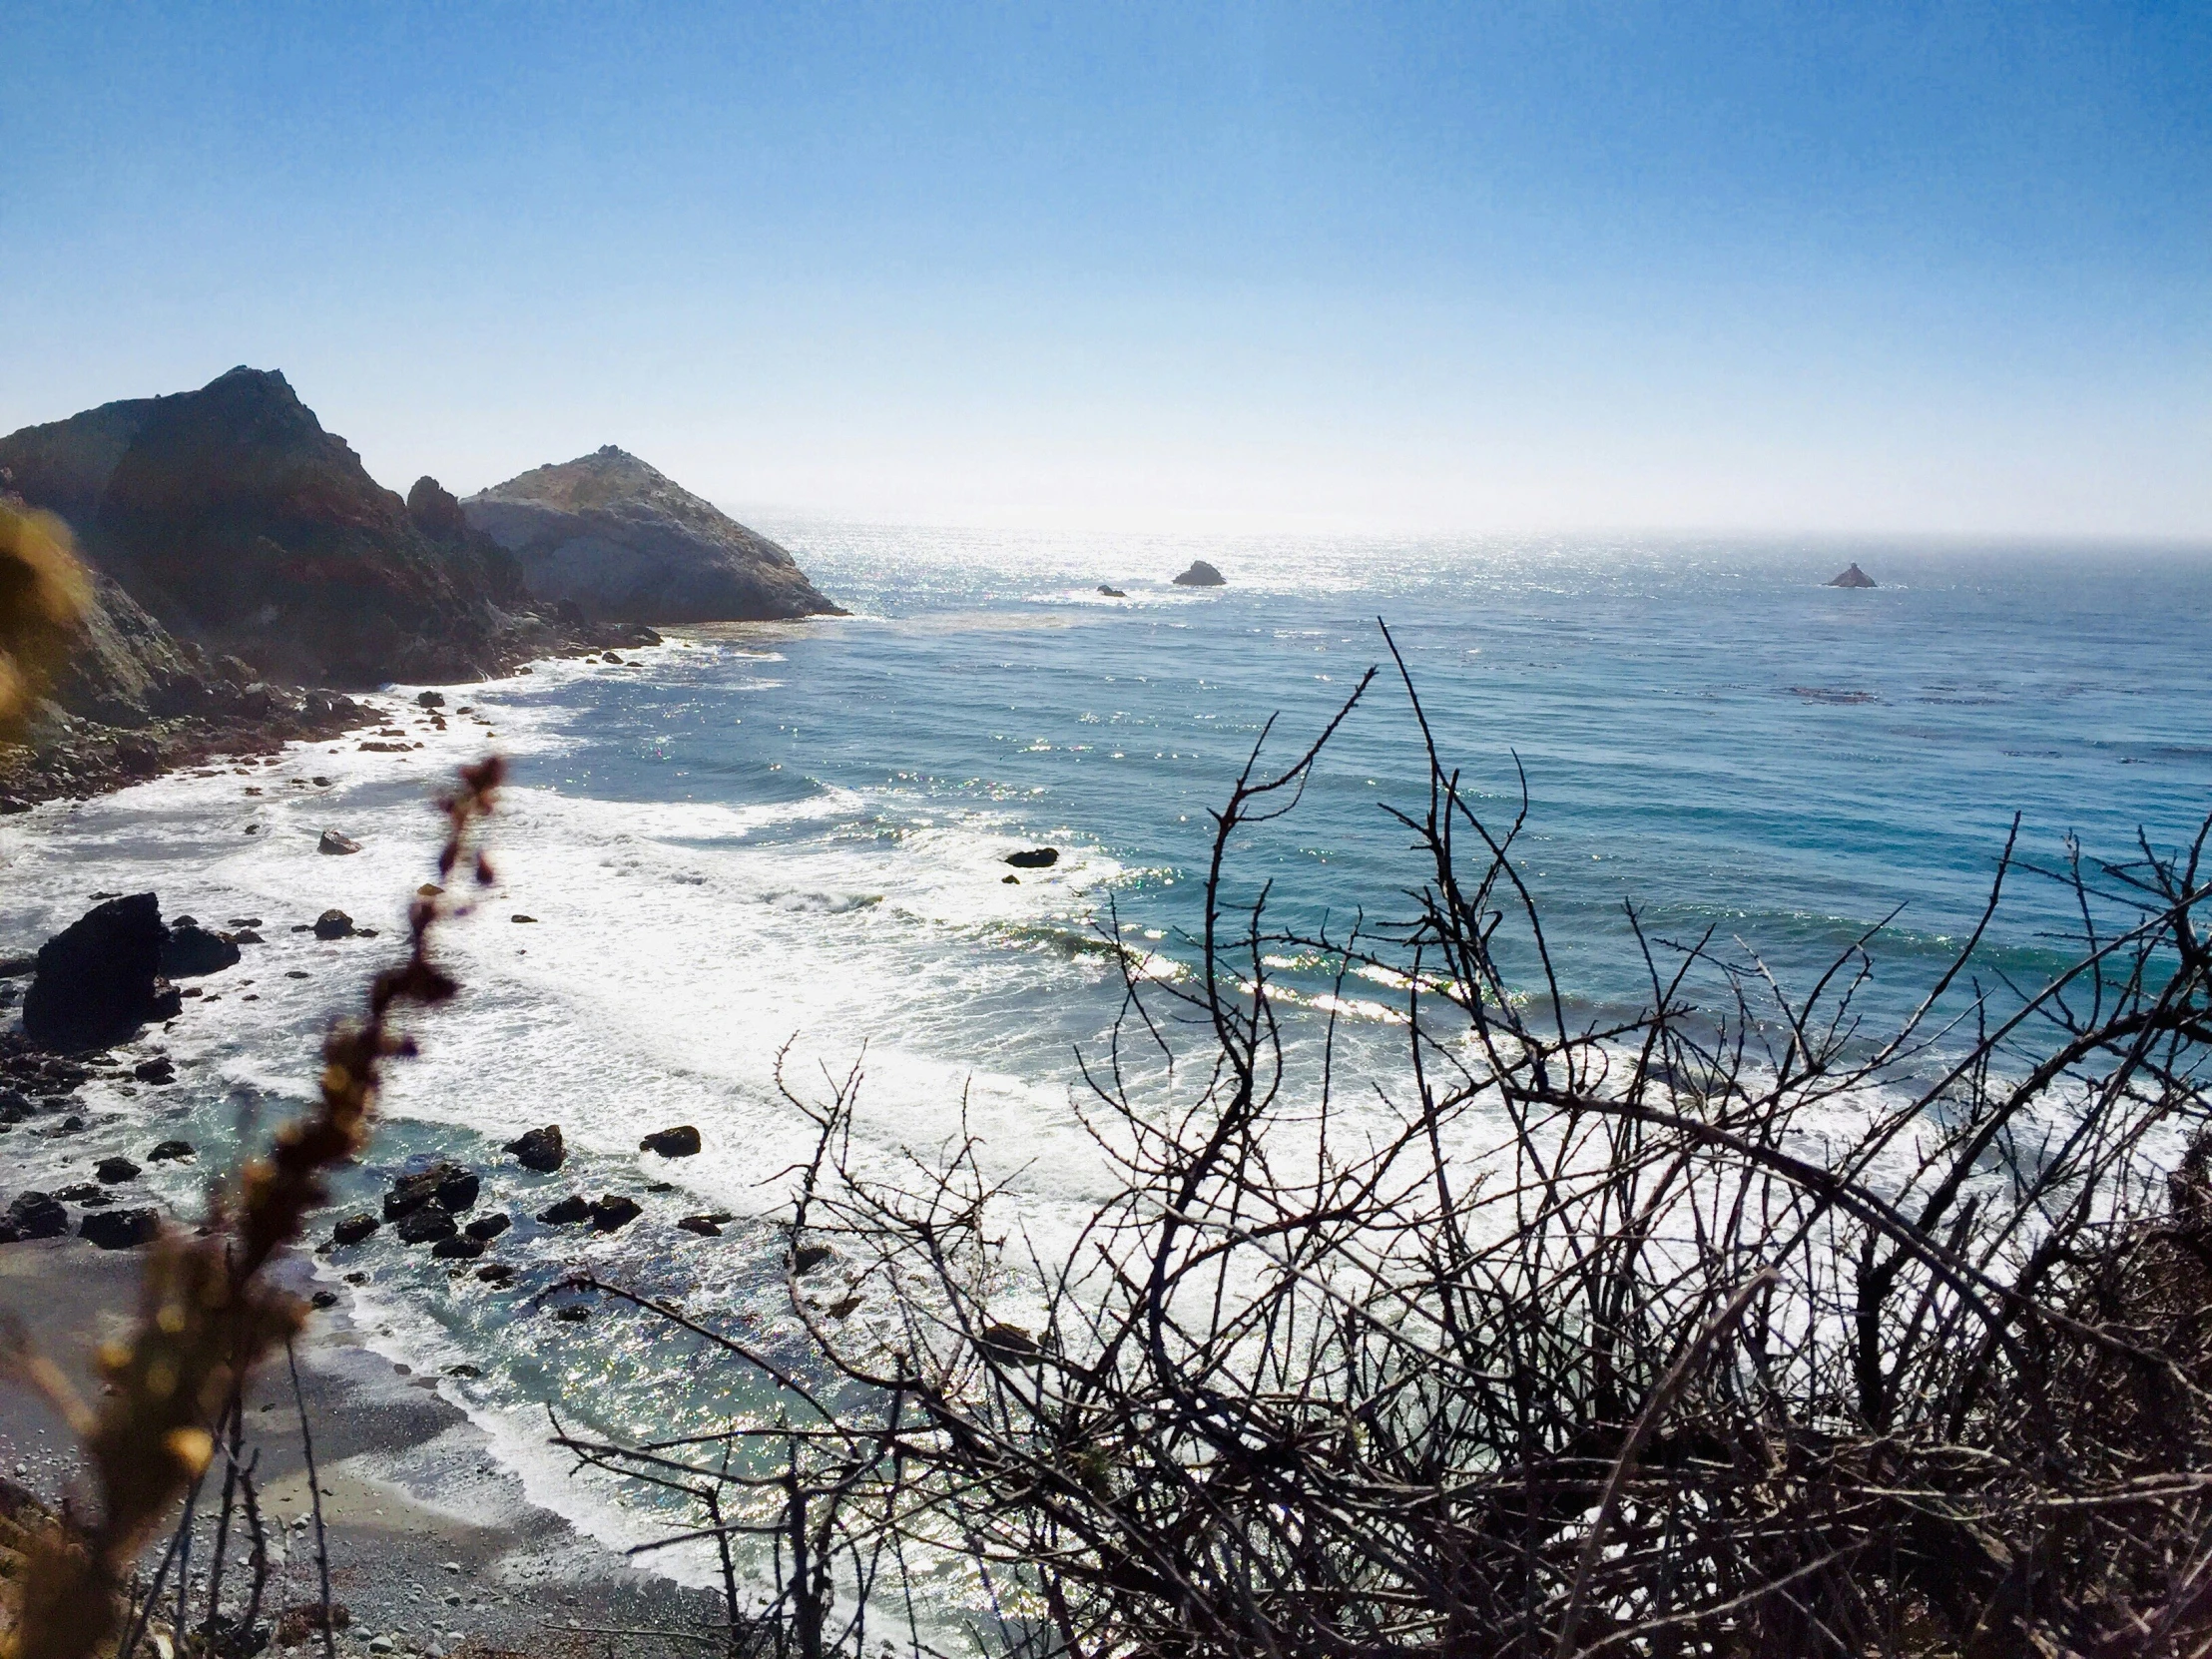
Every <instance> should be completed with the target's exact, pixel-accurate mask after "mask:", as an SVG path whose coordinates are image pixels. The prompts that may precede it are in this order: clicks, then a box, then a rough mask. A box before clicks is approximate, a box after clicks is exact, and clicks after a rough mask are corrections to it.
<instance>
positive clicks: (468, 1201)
mask: <svg viewBox="0 0 2212 1659" xmlns="http://www.w3.org/2000/svg"><path fill="white" fill-rule="evenodd" d="M478 1188H479V1183H478V1181H477V1179H476V1176H475V1174H474V1172H473V1171H470V1170H465V1169H463V1168H461V1166H460V1165H458V1164H454V1163H436V1164H432V1165H431V1166H430V1167H429V1168H428V1169H426V1170H420V1171H417V1172H416V1173H415V1174H413V1175H403V1176H401V1177H400V1178H399V1179H398V1180H397V1181H394V1182H393V1183H392V1185H391V1191H390V1192H388V1193H386V1194H384V1219H385V1220H386V1221H397V1220H398V1219H399V1218H400V1217H402V1216H405V1215H410V1214H412V1213H413V1212H414V1211H416V1210H419V1209H422V1208H424V1207H425V1206H427V1205H430V1204H435V1205H437V1206H438V1207H439V1208H440V1209H442V1210H444V1211H445V1212H446V1213H447V1214H448V1215H451V1214H454V1213H457V1212H459V1211H462V1210H466V1209H468V1208H470V1207H471V1206H472V1205H474V1204H475V1202H476V1194H477V1191H478Z"/></svg>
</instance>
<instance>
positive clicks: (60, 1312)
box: [0, 1238, 723, 1655]
mask: <svg viewBox="0 0 2212 1659" xmlns="http://www.w3.org/2000/svg"><path fill="white" fill-rule="evenodd" d="M137 1266H138V1258H137V1256H136V1254H135V1253H132V1252H121V1251H118V1252H106V1251H101V1250H98V1249H95V1248H94V1247H92V1246H91V1245H88V1244H86V1243H84V1242H83V1241H82V1240H78V1239H68V1238H63V1239H54V1240H44V1241H38V1242H31V1243H22V1244H16V1245H10V1246H7V1247H5V1248H0V1316H4V1317H6V1318H7V1319H9V1320H11V1321H14V1322H17V1324H18V1325H19V1327H20V1328H21V1329H22V1330H23V1332H24V1333H25V1334H26V1335H27V1336H28V1338H29V1339H30V1341H31V1343H32V1344H33V1345H34V1346H35V1347H36V1348H37V1350H38V1351H39V1352H41V1353H43V1354H45V1355H47V1356H48V1357H50V1358H51V1359H53V1360H54V1361H55V1362H56V1363H58V1364H59V1365H60V1366H61V1367H62V1369H63V1370H64V1372H65V1373H66V1374H67V1375H68V1376H69V1378H70V1380H71V1381H72V1383H74V1384H75V1385H76V1386H77V1387H78V1389H79V1390H80V1392H82V1393H83V1394H84V1395H85V1396H86V1397H87V1398H92V1397H96V1389H97V1386H98V1384H97V1383H96V1382H94V1380H93V1379H92V1378H91V1377H90V1375H89V1359H90V1356H91V1354H92V1351H93V1349H94V1346H95V1345H96V1344H97V1343H98V1342H99V1341H100V1340H101V1339H102V1338H104V1337H107V1336H110V1335H114V1334H117V1333H119V1332H120V1331H121V1330H122V1329H123V1328H124V1327H125V1324H126V1322H127V1320H128V1318H129V1314H130V1310H131V1306H132V1301H133V1298H134V1295H135V1292H136V1285H137ZM294 1269H295V1271H296V1264H295V1265H294ZM297 1355H298V1359H299V1373H300V1384H301V1397H302V1398H303V1400H304V1402H305V1406H306V1414H307V1423H308V1428H309V1430H310V1432H311V1434H312V1436H313V1442H314V1453H315V1458H316V1463H317V1471H318V1474H319V1476H320V1482H321V1485H322V1487H323V1493H324V1495H323V1500H322V1507H323V1516H324V1521H325V1525H326V1529H327V1534H328V1540H329V1543H328V1547H329V1557H330V1587H331V1596H332V1599H333V1600H334V1601H336V1602H338V1603H341V1604H343V1605H344V1607H345V1608H346V1609H347V1611H348V1613H349V1614H350V1617H351V1622H350V1624H349V1626H348V1628H347V1629H346V1630H345V1631H344V1633H343V1634H342V1635H341V1636H340V1638H339V1641H338V1648H339V1651H340V1652H341V1653H353V1654H369V1653H375V1654H384V1653H398V1654H408V1653H413V1654H452V1653H456V1652H459V1653H469V1654H489V1653H497V1652H512V1653H528V1654H533V1655H536V1654H547V1655H560V1654H572V1653H573V1654H600V1653H606V1652H611V1651H613V1650H614V1648H615V1647H616V1646H620V1647H622V1648H623V1649H624V1650H625V1651H645V1652H667V1653H671V1654H674V1653H679V1652H682V1653H698V1652H701V1651H703V1650H705V1648H706V1646H707V1644H709V1643H711V1642H713V1641H714V1640H715V1639H716V1635H715V1627H716V1626H717V1625H718V1624H719V1623H720V1622H721V1621H722V1618H723V1611H722V1607H721V1603H720V1599H719V1597H715V1596H710V1595H705V1594H701V1593H699V1592H696V1591H690V1590H686V1589H684V1588H682V1587H680V1586H678V1585H676V1584H674V1583H672V1582H670V1581H669V1580H667V1579H664V1578H660V1577H656V1576H654V1575H652V1574H651V1573H649V1572H645V1571H641V1570H639V1569H637V1568H636V1567H633V1566H632V1565H631V1564H629V1563H628V1562H626V1561H625V1560H624V1559H623V1558H622V1557H621V1556H619V1555H617V1554H615V1553H613V1552H612V1551H610V1550H608V1549H606V1548H605V1547H604V1546H602V1545H600V1544H598V1543H597V1542H595V1541H594V1540H592V1539H590V1538H588V1537H585V1536H584V1535H583V1534H581V1533H579V1532H578V1531H577V1530H576V1529H575V1528H573V1527H572V1526H570V1525H569V1524H568V1523H567V1522H566V1521H565V1520H563V1519H562V1518H561V1517H559V1516H557V1515H554V1514H552V1513H550V1512H549V1511H547V1510H544V1509H542V1508H538V1507H535V1506H533V1505H532V1504H530V1503H529V1502H528V1501H527V1499H526V1498H525V1497H524V1495H523V1491H522V1486H521V1482H520V1481H519V1480H518V1479H517V1478H516V1477H515V1476H514V1475H513V1474H512V1473H510V1472H507V1471H505V1470H503V1469H502V1468H501V1467H500V1466H499V1465H498V1464H497V1463H496V1462H495V1461H494V1460H493V1458H492V1457H491V1456H490V1454H489V1451H488V1449H487V1447H488V1442H487V1441H486V1439H485V1437H484V1436H483V1435H482V1433H481V1432H480V1431H479V1430H477V1429H476V1428H475V1427H473V1426H472V1425H471V1424H470V1422H469V1421H468V1419H467V1417H466V1416H465V1415H464V1414H463V1413H462V1412H461V1411H460V1410H459V1409H457V1408H456V1407H454V1406H453V1405H451V1404H450V1403H448V1402H447V1401H445V1400H444V1399H442V1398H440V1397H439V1396H438V1394H437V1392H436V1382H435V1380H434V1379H432V1378H428V1377H421V1376H414V1375H409V1374H408V1372H407V1370H406V1368H404V1367H401V1366H395V1365H393V1364H392V1363H390V1362H388V1361H386V1360H384V1359H382V1358H381V1357H379V1356H377V1355H375V1354H373V1353H371V1352H370V1351H369V1350H368V1349H367V1348H365V1347H363V1346H362V1345H361V1343H360V1341H359V1338H358V1335H357V1333H356V1332H355V1331H354V1329H353V1327H352V1325H351V1323H350V1321H349V1320H348V1318H347V1316H346V1313H345V1309H344V1307H343V1305H340V1306H337V1307H333V1308H330V1309H326V1310H319V1311H317V1312H316V1313H315V1314H313V1315H312V1316H311V1317H310V1319H309V1322H308V1328H307V1334H306V1337H305V1339H304V1340H303V1341H302V1342H301V1343H300V1345H299V1347H298V1349H297ZM247 1422H248V1436H249V1446H250V1448H252V1449H251V1450H250V1452H249V1455H251V1454H252V1451H258V1452H259V1453H260V1458H261V1461H260V1470H261V1474H260V1479H261V1481H262V1484H263V1491H264V1497H263V1504H264V1508H265V1512H266V1514H267V1515H268V1517H269V1522H270V1530H271V1532H272V1534H273V1536H280V1537H281V1539H282V1540H283V1542H282V1543H281V1545H276V1544H273V1546H272V1556H273V1559H276V1558H277V1557H278V1556H279V1555H280V1557H281V1562H282V1564H281V1565H278V1566H277V1567H275V1569H274V1570H273V1572H272V1576H271V1584H270V1589H269V1595H268V1600H267V1604H266V1609H265V1611H266V1612H267V1613H270V1614H274V1613H277V1612H280V1611H281V1610H282V1609H284V1608H287V1607H291V1606H295V1605H298V1604H300V1603H303V1602H304V1603H310V1604H311V1603H312V1602H314V1600H315V1599H316V1578H317V1573H316V1565H315V1551H314V1542H313V1538H314V1534H313V1531H312V1529H311V1527H309V1526H306V1525H303V1524H300V1521H301V1518H302V1517H304V1516H305V1515H306V1514H307V1512H308V1508H309V1493H308V1488H307V1480H306V1468H305V1459H304V1457H303V1456H302V1451H301V1440H300V1432H299V1414H298V1411H297V1410H296V1408H295V1406H294V1401H293V1395H292V1390H291V1384H290V1380H289V1377H288V1376H287V1374H286V1372H285V1369H284V1367H283V1366H282V1364H281V1363H280V1362H279V1363H278V1364H277V1366H275V1367H274V1368H268V1369H265V1370H264V1371H263V1372H262V1373H261V1374H260V1375H258V1376H257V1377H256V1378H255V1380H254V1383H253V1386H252V1388H251V1390H250V1392H249V1394H248V1404H247ZM0 1473H6V1474H9V1475H12V1476H13V1478H14V1479H15V1480H16V1481H17V1483H19V1484H21V1485H23V1486H26V1487H28V1488H29V1489H30V1490H31V1491H33V1492H34V1493H36V1494H37V1495H38V1496H39V1497H40V1498H42V1499H43V1500H45V1501H47V1502H49V1503H55V1502H59V1501H60V1500H61V1499H62V1498H63V1497H65V1496H66V1495H68V1494H70V1493H71V1492H72V1491H75V1492H78V1493H80V1494H81V1493H82V1490H83V1488H82V1485H81V1482H80V1481H79V1478H78V1477H79V1474H80V1466H79V1459H78V1456H77V1452H76V1447H75V1444H74V1441H73V1440H72V1439H71V1437H70V1435H69V1433H68V1430H67V1428H66V1427H65V1426H64V1425H63V1423H62V1422H61V1420H60V1418H59V1417H58V1416H56V1415H55V1414H54V1412H53V1411H52V1410H51V1409H50V1408H49V1407H48V1406H47V1405H46V1403H45V1402H44V1401H43V1400H42V1399H40V1398H38V1397H37V1396H35V1395H34V1394H32V1393H31V1392H30V1391H29V1390H27V1389H25V1388H24V1387H22V1386H20V1385H0ZM210 1487H211V1490H210V1492H209V1493H207V1494H203V1498H202V1501H201V1504H200V1506H199V1511H200V1520H199V1525H198V1527H197V1528H196V1535H195V1539H194V1558H195V1561H196V1562H199V1561H205V1560H206V1558H207V1552H208V1550H209V1548H210V1547H211V1545H210V1540H211V1539H212V1537H213V1534H214V1525H215V1517H214V1513H213V1511H214V1509H215V1507H216V1505H215V1503H214V1502H213V1501H212V1497H213V1495H214V1482H212V1481H211V1483H210ZM166 1545H167V1539H166V1538H164V1539H163V1540H161V1541H160V1543H159V1544H158V1545H157V1547H156V1548H154V1549H153V1550H151V1551H150V1552H149V1555H148V1571H149V1572H151V1571H152V1569H153V1568H154V1566H156V1565H157V1564H158V1563H159V1560H160V1556H161V1553H162V1549H163V1548H165V1547H166ZM231 1554H232V1557H233V1564H232V1565H231V1566H230V1567H228V1568H227V1569H226V1570H227V1572H229V1573H231V1574H234V1575H236V1574H239V1573H240V1571H241V1569H240V1567H239V1566H238V1564H237V1563H238V1562H239V1561H242V1560H243V1559H244V1557H245V1550H244V1548H243V1547H242V1546H241V1545H240V1543H239V1542H238V1534H237V1532H236V1531H234V1533H233V1542H232V1546H231ZM199 1570H200V1568H199V1567H197V1566H196V1567H195V1569H194V1571H195V1573H197V1572H198V1571H199ZM231 1581H232V1582H233V1583H242V1582H243V1578H242V1577H239V1576H234V1577H233V1578H232V1580H231ZM314 1645H316V1646H319V1639H318V1640H317V1642H316V1644H314ZM303 1651H304V1650H303Z"/></svg>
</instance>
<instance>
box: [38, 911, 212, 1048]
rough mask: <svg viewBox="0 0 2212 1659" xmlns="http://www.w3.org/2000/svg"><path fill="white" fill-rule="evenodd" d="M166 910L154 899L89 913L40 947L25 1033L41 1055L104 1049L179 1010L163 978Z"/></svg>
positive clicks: (172, 990) (167, 1017) (176, 998)
mask: <svg viewBox="0 0 2212 1659" xmlns="http://www.w3.org/2000/svg"><path fill="white" fill-rule="evenodd" d="M166 936H167V929H165V928H164V927H163V926H162V910H161V903H160V901H159V900H158V899H156V898H155V896H154V895H153V894H152V893H150V892H142V893H133V894H131V895H130V896H129V897H126V898H111V899H109V900H108V901H107V902H106V903H104V904H100V905H96V906H95V907H94V908H92V909H90V910H87V911H86V912H85V913H84V914H83V915H82V916H80V917H79V918H78V919H77V920H75V921H73V922H71V923H70V924H69V925H68V926H67V927H65V928H63V929H62V931H61V932H59V933H57V934H55V935H54V936H53V937H52V938H50V939H48V940H47V941H46V943H45V944H44V945H42V946H40V948H39V953H38V974H37V977H36V978H34V979H33V980H32V981H31V988H30V991H29V993H28V994H26V995H25V997H24V998H23V1030H24V1034H25V1035H26V1036H28V1037H29V1038H30V1039H31V1041H32V1042H34V1043H36V1044H37V1045H38V1046H39V1047H41V1048H48V1049H57V1050H64V1051H66V1050H71V1049H85V1048H105V1047H107V1046H109V1045H110V1044H111V1043H119V1042H126V1041H128V1040H129V1039H130V1038H131V1037H133V1036H135V1035H136V1034H137V1033H138V1030H139V1028H140V1027H141V1026H143V1025H145V1024H146V1023H147V1022H148V1021H150V1020H161V1019H169V1018H172V1017H174V1016H175V1015H176V1013H177V1012H178V1010H179V1008H180V1007H181V1006H182V1004H181V1002H180V1000H179V998H178V995H177V992H176V990H175V988H174V987H173V986H170V985H168V984H167V983H165V982H164V981H163V980H162V979H161V978H160V977H159V976H160V973H161V963H162V944H163V941H164V939H165V938H166Z"/></svg>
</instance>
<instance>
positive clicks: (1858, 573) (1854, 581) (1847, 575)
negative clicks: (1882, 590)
mask: <svg viewBox="0 0 2212 1659" xmlns="http://www.w3.org/2000/svg"><path fill="white" fill-rule="evenodd" d="M1828 585H1829V586H1830V587H1832V588H1871V587H1874V586H1875V585H1876V583H1875V579H1874V578H1873V577H1872V576H1869V575H1868V574H1867V573H1866V572H1865V571H1863V570H1861V569H1860V568H1859V566H1858V563H1857V562H1856V561H1854V562H1853V564H1852V567H1851V568H1850V569H1849V570H1847V571H1845V572H1844V573H1843V574H1842V575H1841V576H1832V577H1830V578H1829V580H1828Z"/></svg>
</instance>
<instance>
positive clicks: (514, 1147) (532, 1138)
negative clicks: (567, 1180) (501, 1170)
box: [504, 1123, 568, 1175]
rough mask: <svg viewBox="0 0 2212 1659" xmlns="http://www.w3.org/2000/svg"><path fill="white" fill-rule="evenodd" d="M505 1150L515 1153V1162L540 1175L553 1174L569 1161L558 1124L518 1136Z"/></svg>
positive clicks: (548, 1125)
mask: <svg viewBox="0 0 2212 1659" xmlns="http://www.w3.org/2000/svg"><path fill="white" fill-rule="evenodd" d="M504 1150H506V1151H508V1152H511V1153H513V1154H514V1158H515V1162H516V1163H518V1164H520V1165H521V1166H522V1167H523V1168H524V1169H534V1170H536V1171H537V1172H538V1173H539V1174H540V1175H550V1174H552V1173H553V1172H554V1171H555V1170H557V1169H559V1168H560V1167H561V1165H562V1164H563V1163H565V1162H567V1160H568V1148H567V1147H566V1146H565V1145H563V1144H562V1141H561V1126H560V1125H559V1124H557V1123H549V1124H547V1125H546V1126H545V1127H544V1128H543V1129H532V1130H530V1131H529V1132H527V1133H526V1134H521V1135H517V1136H516V1137H515V1138H514V1139H513V1140H511V1141H509V1142H508V1143H507V1145H506V1147H505V1149H504Z"/></svg>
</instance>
